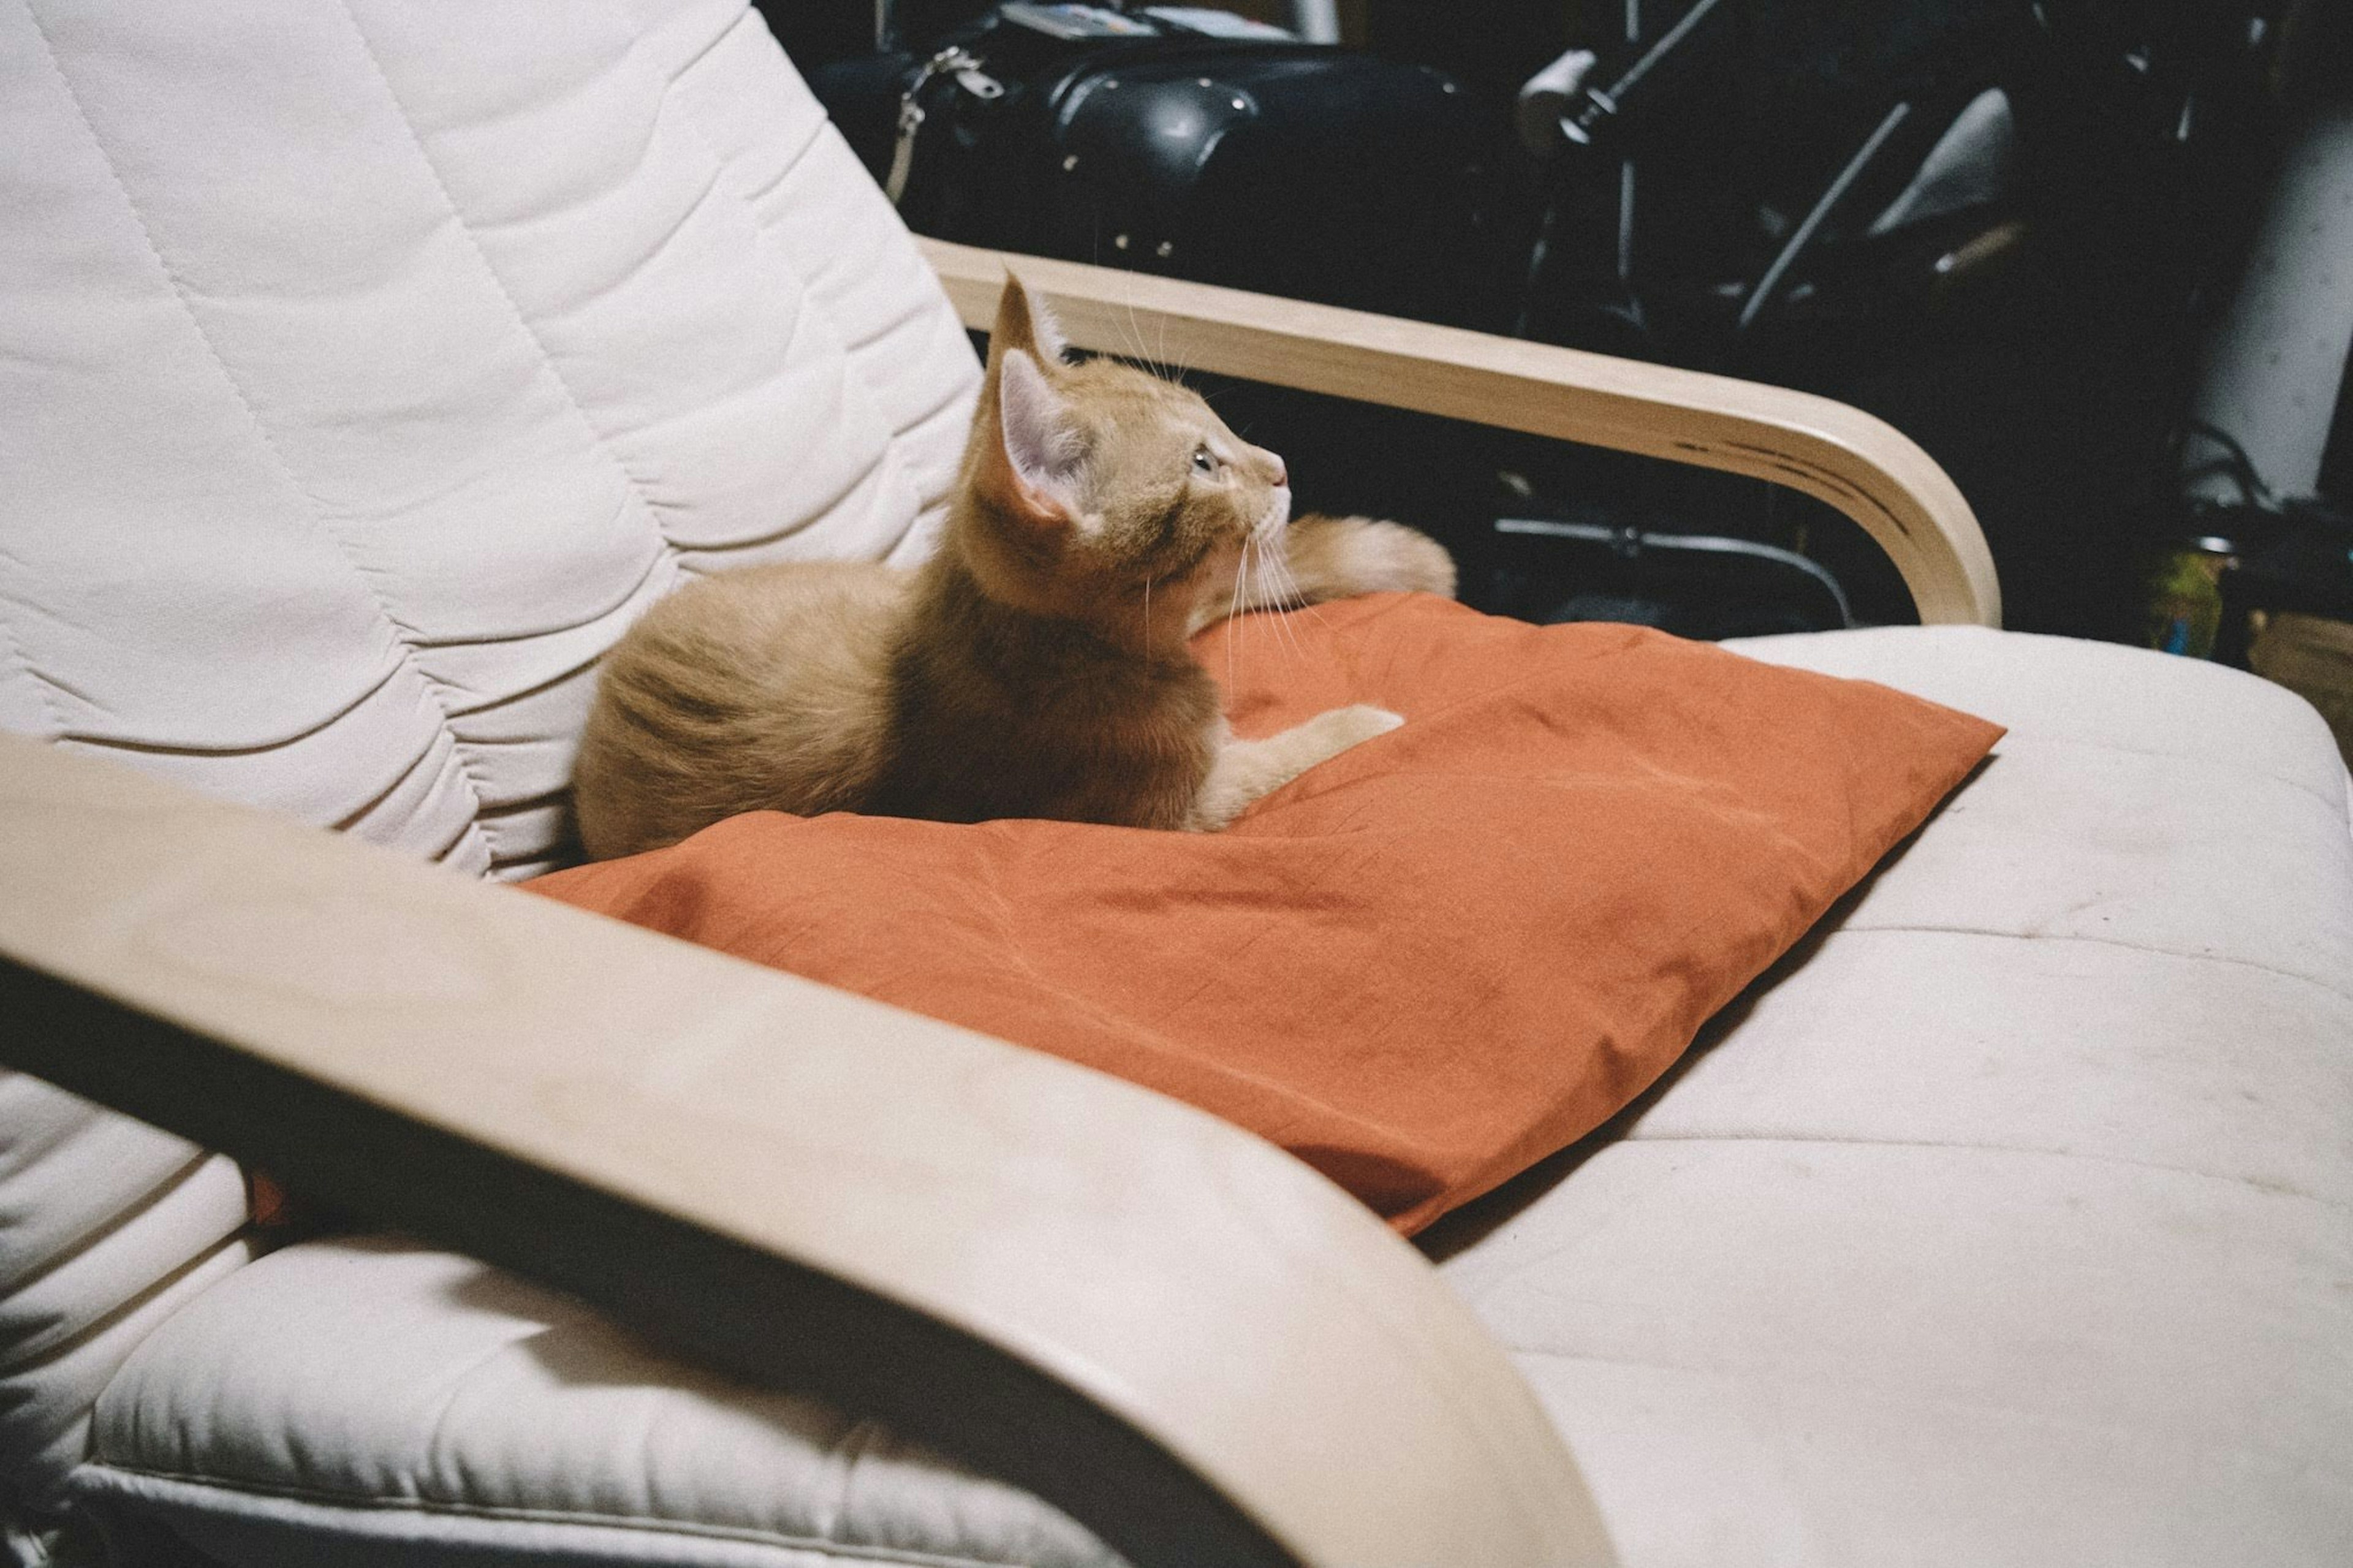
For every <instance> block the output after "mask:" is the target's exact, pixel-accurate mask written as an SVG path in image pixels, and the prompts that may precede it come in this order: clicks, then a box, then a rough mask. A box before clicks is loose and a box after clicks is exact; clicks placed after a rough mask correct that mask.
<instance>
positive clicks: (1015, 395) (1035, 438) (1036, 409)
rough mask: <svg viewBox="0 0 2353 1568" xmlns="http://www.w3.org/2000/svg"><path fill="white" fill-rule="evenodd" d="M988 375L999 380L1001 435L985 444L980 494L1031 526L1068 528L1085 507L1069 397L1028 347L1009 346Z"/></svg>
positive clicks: (997, 433)
mask: <svg viewBox="0 0 2353 1568" xmlns="http://www.w3.org/2000/svg"><path fill="white" fill-rule="evenodd" d="M990 374H992V375H994V376H995V377H996V378H997V429H996V431H995V432H994V434H995V436H996V437H997V438H996V439H995V440H993V441H987V442H984V443H983V444H982V447H981V452H980V469H979V473H978V475H977V476H976V477H977V480H978V483H979V488H980V490H981V493H982V494H983V495H985V496H987V499H988V500H990V502H992V503H993V504H994V505H995V506H996V507H997V510H1000V511H1002V512H1006V513H1008V514H1010V515H1011V516H1013V517H1015V518H1017V519H1018V520H1020V521H1023V522H1025V523H1028V524H1029V525H1030V526H1032V527H1035V528H1041V529H1043V528H1066V527H1069V526H1070V525H1071V524H1072V523H1074V522H1076V521H1078V519H1079V516H1080V512H1081V510H1082V509H1081V506H1080V501H1079V487H1078V479H1079V460H1080V457H1081V453H1082V441H1081V437H1080V435H1079V430H1078V425H1077V422H1076V421H1075V420H1074V419H1073V417H1072V416H1071V405H1070V400H1069V399H1068V398H1066V397H1064V396H1063V395H1061V394H1060V393H1059V392H1056V391H1055V390H1054V389H1053V387H1052V386H1051V385H1050V384H1048V383H1047V380H1046V373H1045V372H1044V371H1042V370H1040V369H1039V367H1038V362H1037V360H1036V359H1034V358H1032V357H1031V356H1030V354H1029V352H1028V351H1026V350H1023V349H1016V348H1008V349H1007V350H1006V351H1005V352H1004V353H1002V354H1001V355H999V356H998V357H997V363H996V365H995V366H994V367H993V368H992V370H991V371H990Z"/></svg>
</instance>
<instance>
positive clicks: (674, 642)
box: [574, 280, 1454, 858]
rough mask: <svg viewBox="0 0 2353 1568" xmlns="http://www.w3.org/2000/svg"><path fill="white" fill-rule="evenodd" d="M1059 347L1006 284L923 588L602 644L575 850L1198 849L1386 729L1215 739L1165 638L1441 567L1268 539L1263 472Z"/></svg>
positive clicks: (803, 604)
mask: <svg viewBox="0 0 2353 1568" xmlns="http://www.w3.org/2000/svg"><path fill="white" fill-rule="evenodd" d="M1062 348H1063V344H1062V341H1061V338H1060V332H1059V331H1058V330H1057V328H1056V327H1055V325H1054V323H1053V322H1052V321H1051V320H1050V318H1048V317H1047V316H1046V315H1045V314H1044V312H1043V311H1042V310H1040V309H1039V306H1038V305H1037V304H1036V303H1034V302H1033V301H1032V300H1031V299H1030V297H1029V294H1028V292H1027V291H1026V290H1025V289H1023V288H1022V286H1021V285H1020V283H1019V282H1018V280H1008V282H1007V284H1006V289H1005V295H1004V299H1003V300H1002V301H1001V303H1000V304H999V306H998V310H997V327H996V331H995V333H994V335H993V336H992V338H991V340H990V344H989V356H988V372H987V377H986V379H985V380H984V382H983V384H982V388H981V395H980V405H979V407H978V409H977V411H976V414H975V416H974V420H973V431H972V437H971V440H970V442H969V444H968V445H967V447H966V448H965V458H964V466H963V468H962V470H961V474H960V477H959V482H958V485H957V488H956V490H955V496H954V498H953V500H951V503H950V509H949V515H948V521H947V527H946V531H945V534H944V538H943V540H942V542H941V545H940V548H939V550H938V551H937V552H936V553H935V554H934V556H933V558H932V559H931V560H930V561H929V562H928V563H925V564H924V565H923V567H922V568H920V569H919V570H917V571H915V572H913V573H902V572H897V571H893V570H892V569H890V568H887V567H884V566H881V565H872V564H847V563H844V564H829V565H815V564H811V565H786V566H769V567H754V568H749V569H745V570H742V571H737V572H731V573H726V574H721V575H718V576H714V577H711V578H708V579H705V580H703V581H702V582H698V583H695V584H691V585H690V586H688V587H686V588H684V589H681V591H680V592H678V593H677V594H675V595H671V596H670V598H668V599H667V600H665V601H663V602H662V603H661V604H659V605H656V606H654V608H653V609H652V610H650V611H649V612H648V613H647V615H646V616H645V617H644V618H643V619H642V620H640V621H639V622H638V625H637V626H636V627H635V628H633V629H632V630H631V631H630V632H629V634H628V636H627V637H624V638H622V640H621V641H620V643H619V644H618V645H617V647H615V648H614V649H613V651H612V653H611V655H610V656H609V657H608V658H607V660H606V663H605V668H604V672H603V675H602V677H601V679H600V680H599V682H598V688H597V694H596V706H595V709H594V711H593V712H592V713H591V714H590V716H589V720H588V726H587V731H586V735H585V736H584V738H583V740H582V742H581V752H580V759H579V763H578V766H577V769H576V771H575V780H574V788H575V795H574V800H575V809H576V811H577V813H578V820H579V826H580V835H581V839H582V842H583V843H584V845H585V846H586V849H587V851H588V853H589V854H590V855H591V856H592V857H595V858H609V857H613V856H617V855H628V854H633V853H635V852H637V851H638V850H641V849H650V848H654V847H659V846H660V845H664V844H670V843H674V842H676V841H677V840H679V839H681V838H683V837H686V836H687V835H689V834H691V833H692V832H694V831H696V830H697V829H698V828H701V827H703V826H707V825H709V824H711V823H712V822H715V821H717V820H719V819H720V818H721V817H723V816H732V815H733V814H735V813H737V812H743V811H752V810H757V809H762V808H768V809H774V810H779V811H790V812H798V813H802V814H805V815H808V814H815V813H818V812H826V811H860V812H867V813H875V814H881V815H889V816H924V817H934V818H938V819H941V820H944V821H952V822H973V821H981V820H986V819H988V818H992V817H1005V816H1050V817H1060V818H1065V819H1069V820H1072V821H1082V822H1104V823H1118V824H1124V825H1128V826H1138V827H1160V828H1190V829H1213V828H1218V827H1222V826H1225V825H1226V824H1227V823H1228V822H1229V821H1231V820H1232V819H1233V817H1234V816H1236V815H1238V814H1239V813H1240V811H1241V810H1242V808H1243V807H1245V806H1247V805H1250V802H1252V801H1254V800H1256V799H1258V798H1259V797H1260V796H1261V795H1266V794H1268V793H1270V792H1271V791H1272V790H1275V789H1278V788H1280V787H1281V786H1282V784H1286V783H1288V782H1289V781H1290V780H1292V779H1293V778H1295V777H1297V776H1298V775H1299V774H1300V773H1303V772H1305V771H1306V770H1307V769H1309V768H1311V767H1313V766H1314V765H1315V764H1316V763H1320V762H1323V761H1324V760H1326V759H1327V758H1330V757H1333V756H1335V755H1336V754H1338V753H1339V752H1343V751H1345V750H1346V749H1347V748H1349V747H1350V746H1353V745H1356V744H1357V743H1358V742H1363V741H1366V740H1369V739H1371V738H1372V737H1373V736H1375V735H1378V734H1381V733H1383V732H1384V731H1388V730H1390V729H1393V728H1395V727H1396V726H1397V725H1398V724H1399V723H1401V722H1402V720H1400V719H1399V718H1398V716H1397V715H1396V714H1394V713H1388V712H1385V711H1383V710H1379V709H1377V708H1369V707H1363V706H1357V707H1351V708H1337V709H1334V710H1330V711H1329V712H1325V713H1320V714H1318V715H1316V716H1315V717H1314V718H1313V719H1310V720H1308V721H1306V722H1304V723H1303V724H1299V725H1296V726H1294V727H1293V728H1292V729H1289V730H1286V731H1282V733H1280V734H1277V735H1272V736H1269V737H1267V738H1266V739H1263V740H1255V741H1244V740H1237V739H1235V738H1234V737H1233V736H1232V735H1230V734H1229V732H1228V730H1227V728H1226V723H1225V720H1224V719H1223V717H1222V716H1221V714H1220V712H1219V693H1218V689H1217V687H1216V685H1215V684H1214V683H1213V682H1212V681H1211V680H1210V679H1209V677H1208V673H1207V672H1206V671H1205V670H1203V669H1202V668H1201V667H1200V665H1199V663H1198V661H1196V660H1195V659H1194V658H1193V657H1192V655H1191V653H1190V651H1189V650H1188V649H1187V647H1186V639H1187V638H1188V637H1191V636H1192V634H1193V633H1195V632H1197V631H1198V630H1199V629H1201V628H1202V627H1203V626H1208V625H1210V624H1212V623H1213V622H1215V621H1217V620H1218V619H1219V618H1220V617H1222V616H1228V615H1230V614H1232V613H1234V612H1235V611H1236V610H1237V609H1238V608H1239V609H1248V608H1253V607H1261V606H1268V605H1280V604H1300V603H1309V602H1313V601H1315V600H1320V599H1329V598H1336V597H1339V596H1342V595H1349V594H1359V593H1367V592H1372V591H1375V590H1378V589H1407V590H1419V591H1422V592H1426V593H1439V594H1450V595H1451V593H1452V592H1453V591H1454V563H1453V562H1452V561H1451V559H1449V558H1448V556H1447V553H1446V552H1445V551H1444V550H1442V549H1441V548H1440V547H1439V546H1438V545H1437V544H1436V543H1435V542H1432V541H1430V539H1428V538H1426V537H1424V536H1423V535H1421V534H1419V533H1416V532H1414V531H1411V530H1410V529H1407V528H1403V527H1400V526H1398V524H1396V523H1390V522H1374V521H1366V520H1365V519H1362V518H1348V519H1333V518H1322V517H1306V518H1301V519H1300V520H1299V521H1296V522H1290V521H1288V520H1289V513H1290V508H1291V491H1290V489H1288V484H1287V479H1288V476H1287V475H1286V474H1285V472H1284V470H1283V465H1282V458H1278V457H1276V456H1275V455H1274V454H1273V453H1271V452H1268V451H1265V450H1262V449H1261V448H1259V447H1252V446H1250V445H1249V444H1247V443H1246V442H1244V441H1242V440H1241V439H1240V437H1237V436H1235V435H1234V434H1233V432H1232V431H1230V430H1229V429H1227V428H1226V426H1225V425H1224V423H1223V422H1222V421H1220V420H1219V418H1218V416H1216V415H1215V414H1213V413H1211V412H1210V411H1209V408H1208V405H1207V404H1205V403H1203V402H1202V401H1201V399H1200V398H1199V397H1198V396H1197V395H1194V394H1193V393H1192V392H1190V391H1188V390H1187V389H1186V388H1184V387H1181V386H1178V385H1176V384H1173V383H1170V382H1166V381H1163V380H1160V379H1158V378H1157V377H1155V376H1150V375H1146V374H1144V373H1143V372H1141V371H1137V370H1134V369H1131V368H1129V367H1127V366H1125V365H1123V364H1120V363H1116V362H1113V361H1110V360H1095V361H1091V362H1089V363H1082V364H1076V365H1071V364H1065V363H1062ZM1286 524H1287V526H1286Z"/></svg>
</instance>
